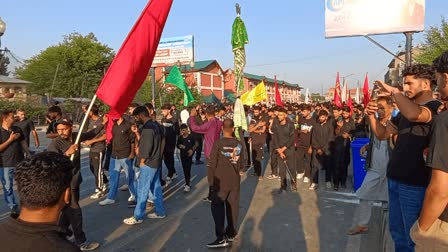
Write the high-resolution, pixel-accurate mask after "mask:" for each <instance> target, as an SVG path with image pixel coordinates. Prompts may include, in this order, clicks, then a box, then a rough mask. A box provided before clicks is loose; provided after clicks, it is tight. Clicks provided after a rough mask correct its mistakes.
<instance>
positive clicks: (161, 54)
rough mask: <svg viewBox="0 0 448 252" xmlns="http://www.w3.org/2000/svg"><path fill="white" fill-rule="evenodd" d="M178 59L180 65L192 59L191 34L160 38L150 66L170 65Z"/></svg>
mask: <svg viewBox="0 0 448 252" xmlns="http://www.w3.org/2000/svg"><path fill="white" fill-rule="evenodd" d="M178 61H180V63H181V64H182V65H189V64H190V62H192V61H194V38H193V35H188V36H181V37H171V38H162V39H160V42H159V46H158V47H157V52H156V56H155V57H154V60H153V62H152V67H162V66H172V65H174V64H176V63H177V62H178Z"/></svg>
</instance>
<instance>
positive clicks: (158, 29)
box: [96, 0, 173, 140]
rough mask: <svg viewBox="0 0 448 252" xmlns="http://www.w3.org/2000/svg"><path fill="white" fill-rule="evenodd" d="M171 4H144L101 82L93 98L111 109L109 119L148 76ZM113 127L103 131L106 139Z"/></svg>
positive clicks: (163, 1) (169, 1)
mask: <svg viewBox="0 0 448 252" xmlns="http://www.w3.org/2000/svg"><path fill="white" fill-rule="evenodd" d="M172 3H173V0H151V1H150V2H149V3H148V4H147V5H146V7H145V9H144V10H143V12H142V14H141V15H140V17H139V19H138V20H137V22H136V23H135V24H134V27H132V30H131V31H130V32H129V34H128V36H127V38H126V40H125V41H124V42H123V44H122V45H121V48H120V50H119V51H118V53H117V55H116V56H115V58H114V60H113V61H112V63H111V65H110V67H109V69H108V70H107V72H106V75H105V76H104V78H103V80H102V81H101V84H100V86H99V87H98V90H97V91H96V95H97V96H98V98H99V99H101V100H102V101H103V102H104V103H106V104H107V105H109V106H110V110H109V113H108V115H109V118H110V119H118V118H119V117H120V116H121V115H122V114H123V113H124V112H125V111H126V109H127V107H128V106H129V104H130V103H131V102H132V100H133V99H134V97H135V94H136V93H137V91H138V90H139V88H140V87H141V85H142V84H143V81H144V80H145V78H146V76H147V75H148V71H149V69H150V67H151V65H152V61H153V59H154V55H155V53H156V50H157V46H158V44H159V40H160V37H161V36H162V31H163V27H164V26H165V22H166V19H167V17H168V13H169V11H170V8H171V5H172ZM112 126H113V123H109V124H108V127H107V130H106V134H107V139H108V140H110V139H111V137H112Z"/></svg>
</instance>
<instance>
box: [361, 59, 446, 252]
mask: <svg viewBox="0 0 448 252" xmlns="http://www.w3.org/2000/svg"><path fill="white" fill-rule="evenodd" d="M403 77H404V81H403V89H404V94H403V93H402V92H401V91H400V90H399V89H398V88H395V87H391V86H389V85H387V84H385V83H383V82H382V81H376V84H377V85H380V86H381V87H382V89H383V91H384V92H385V93H386V94H388V95H392V96H393V98H394V99H395V101H396V103H397V105H398V108H399V109H400V114H399V115H397V116H396V117H395V118H393V119H392V120H391V123H390V124H388V125H387V126H384V125H382V124H381V123H380V122H379V121H378V120H377V119H376V118H375V112H376V111H377V110H378V106H377V105H376V102H374V101H372V102H370V103H369V104H368V106H367V110H366V111H367V113H368V116H369V121H370V125H371V129H372V131H373V132H374V134H375V135H376V136H377V137H378V139H380V140H385V139H388V138H389V137H390V136H391V135H395V134H398V136H397V140H396V144H395V148H394V150H393V151H392V154H391V156H390V159H389V163H388V167H387V177H388V184H389V185H388V186H389V188H388V189H389V217H390V218H389V219H390V220H389V228H390V232H391V235H392V239H393V240H394V243H395V249H396V250H397V251H413V250H414V243H413V241H412V239H411V237H410V236H409V232H410V229H411V226H412V225H413V224H414V223H415V221H416V220H417V218H418V216H419V214H420V210H421V208H422V205H423V198H424V195H425V191H426V187H427V185H428V183H429V178H430V175H431V170H430V169H429V168H428V167H426V165H425V160H424V155H426V154H425V152H426V151H425V149H427V147H428V144H429V141H430V130H431V124H432V122H433V119H434V117H435V115H436V114H437V109H438V107H439V106H440V104H441V103H440V102H439V101H437V100H433V98H432V89H431V81H432V79H433V78H434V71H433V70H432V68H431V66H429V65H413V66H410V67H407V68H406V69H405V70H404V71H403Z"/></svg>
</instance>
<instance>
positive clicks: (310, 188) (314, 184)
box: [308, 183, 317, 191]
mask: <svg viewBox="0 0 448 252" xmlns="http://www.w3.org/2000/svg"><path fill="white" fill-rule="evenodd" d="M316 187H317V184H316V183H311V185H310V187H309V188H308V189H309V190H310V191H314V190H316Z"/></svg>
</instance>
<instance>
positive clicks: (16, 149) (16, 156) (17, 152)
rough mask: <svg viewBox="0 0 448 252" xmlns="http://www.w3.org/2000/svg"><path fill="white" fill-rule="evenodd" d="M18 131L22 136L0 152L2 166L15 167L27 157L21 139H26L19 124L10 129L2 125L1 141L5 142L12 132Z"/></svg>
mask: <svg viewBox="0 0 448 252" xmlns="http://www.w3.org/2000/svg"><path fill="white" fill-rule="evenodd" d="M12 132H14V133H18V134H20V137H19V138H18V139H16V140H14V141H13V142H12V143H10V144H9V145H8V147H6V149H5V150H3V151H2V152H0V167H15V166H16V165H17V163H19V162H22V161H23V160H24V159H25V155H24V154H25V151H24V150H23V148H22V144H21V143H20V142H21V141H23V140H24V138H23V133H22V130H21V129H20V128H19V127H17V126H12V127H11V129H10V130H5V129H4V128H3V127H1V126H0V143H4V142H6V141H7V140H8V139H9V136H10V135H11V133H12Z"/></svg>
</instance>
